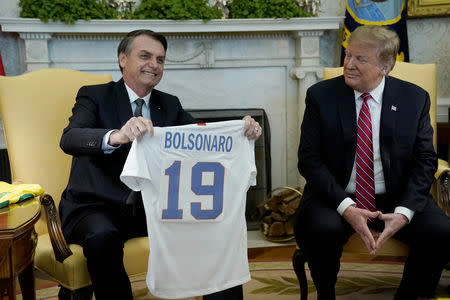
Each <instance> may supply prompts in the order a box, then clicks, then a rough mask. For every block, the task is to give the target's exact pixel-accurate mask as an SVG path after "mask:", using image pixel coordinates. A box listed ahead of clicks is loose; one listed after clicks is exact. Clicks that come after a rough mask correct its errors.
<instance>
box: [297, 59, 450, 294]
mask: <svg viewBox="0 0 450 300" xmlns="http://www.w3.org/2000/svg"><path fill="white" fill-rule="evenodd" d="M342 72H343V68H342V67H341V68H324V72H323V79H329V78H333V77H337V76H339V75H342ZM389 76H393V77H397V78H400V79H403V80H406V81H409V82H412V83H414V84H416V85H418V86H420V87H422V88H423V89H425V90H426V91H427V92H428V93H429V94H430V100H431V107H430V118H431V124H432V126H433V128H434V146H435V149H436V66H435V65H434V64H425V65H418V64H412V63H405V62H396V64H395V67H394V69H393V70H392V71H391V73H390V74H389ZM449 180H450V167H449V164H448V162H446V161H444V160H441V159H440V160H439V167H438V171H437V172H436V174H435V182H434V184H433V186H432V188H431V193H432V195H433V197H434V199H435V200H436V202H437V203H438V205H439V206H440V207H441V208H442V209H443V210H444V211H445V212H446V214H447V215H448V216H449V217H450V199H449V196H450V189H449V184H450V183H449ZM408 251H409V249H408V246H407V245H406V244H404V243H402V242H400V241H397V240H395V239H390V240H388V241H387V242H386V243H385V244H384V245H383V247H382V248H381V249H380V250H379V251H378V252H377V255H376V256H369V255H368V254H367V249H366V247H365V246H364V244H363V242H362V241H361V239H360V238H359V236H358V235H357V234H354V235H352V236H351V237H350V239H349V241H348V242H347V243H346V244H345V246H344V252H343V254H342V257H343V258H347V259H358V258H359V259H364V260H366V261H367V260H370V261H389V260H391V261H404V260H405V259H406V256H407V255H408ZM305 263H306V258H305V256H304V254H303V252H302V251H301V249H299V248H297V250H296V251H295V253H294V256H293V266H294V270H295V273H296V275H297V277H298V280H299V283H300V294H301V298H300V299H301V300H306V299H307V297H308V285H307V281H306V273H305V267H304V264H305Z"/></svg>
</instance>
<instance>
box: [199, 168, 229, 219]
mask: <svg viewBox="0 0 450 300" xmlns="http://www.w3.org/2000/svg"><path fill="white" fill-rule="evenodd" d="M203 172H214V184H213V185H202V173H203ZM224 175H225V168H224V167H223V166H222V165H221V164H220V163H217V162H199V163H197V164H196V165H195V166H193V167H192V183H191V187H192V191H193V192H194V193H195V194H196V195H212V196H213V208H212V209H205V210H203V209H202V207H201V203H198V202H197V203H191V214H192V216H193V217H194V218H196V219H197V220H211V219H215V218H217V217H218V216H219V215H220V214H221V213H222V209H223V180H224Z"/></svg>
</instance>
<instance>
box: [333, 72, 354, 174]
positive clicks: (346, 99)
mask: <svg viewBox="0 0 450 300" xmlns="http://www.w3.org/2000/svg"><path fill="white" fill-rule="evenodd" d="M342 78H343V77H342ZM340 86H343V87H344V88H343V89H342V90H340V91H338V93H337V100H338V101H339V117H340V121H341V126H342V132H343V136H344V148H345V166H346V174H348V177H349V178H350V174H351V172H352V168H353V162H354V160H355V154H356V107H355V94H354V92H353V90H352V89H351V88H349V87H348V86H347V85H345V84H342V85H340Z"/></svg>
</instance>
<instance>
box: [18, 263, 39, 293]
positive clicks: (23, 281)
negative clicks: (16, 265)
mask: <svg viewBox="0 0 450 300" xmlns="http://www.w3.org/2000/svg"><path fill="white" fill-rule="evenodd" d="M33 272H34V268H33V261H31V263H30V264H29V265H28V266H27V267H26V268H25V269H24V270H23V272H22V273H20V274H19V276H18V277H19V284H20V289H21V290H22V298H23V300H29V299H30V300H36V291H35V289H34V273H33Z"/></svg>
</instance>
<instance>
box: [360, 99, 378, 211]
mask: <svg viewBox="0 0 450 300" xmlns="http://www.w3.org/2000/svg"><path fill="white" fill-rule="evenodd" d="M361 98H362V99H363V100H364V103H363V105H362V107H361V110H360V112H359V117H358V130H357V141H356V147H357V149H356V192H355V198H356V199H355V200H356V207H359V208H363V209H367V210H370V211H375V210H376V208H375V181H374V174H373V144H372V121H371V118H370V109H369V105H368V103H367V101H368V100H369V99H370V98H371V96H370V94H369V93H364V94H362V95H361Z"/></svg>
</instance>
